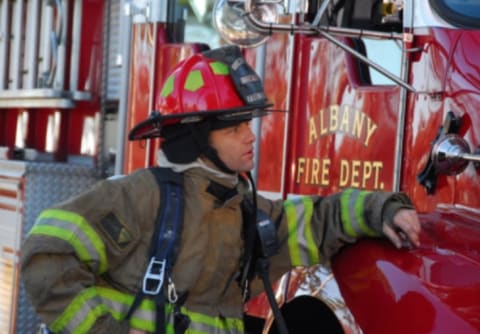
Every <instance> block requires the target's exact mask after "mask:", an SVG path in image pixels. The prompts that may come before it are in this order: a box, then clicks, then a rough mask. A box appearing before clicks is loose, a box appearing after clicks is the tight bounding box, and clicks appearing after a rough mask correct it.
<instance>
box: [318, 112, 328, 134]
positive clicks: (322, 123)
mask: <svg viewBox="0 0 480 334" xmlns="http://www.w3.org/2000/svg"><path fill="white" fill-rule="evenodd" d="M324 117H325V112H324V110H323V109H322V110H320V135H321V136H323V135H326V134H327V132H328V129H327V128H326V127H325V123H327V122H326V121H325V119H324Z"/></svg>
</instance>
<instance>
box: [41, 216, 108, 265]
mask: <svg viewBox="0 0 480 334" xmlns="http://www.w3.org/2000/svg"><path fill="white" fill-rule="evenodd" d="M35 225H36V226H55V227H58V228H60V229H62V230H66V231H69V232H70V235H71V236H72V237H73V238H75V239H76V240H71V241H70V240H65V239H63V238H62V239H63V240H65V241H67V242H69V243H70V244H72V247H73V248H74V249H75V250H76V251H77V249H78V248H77V247H75V245H74V244H73V242H75V243H78V242H80V243H81V244H82V245H83V247H84V249H85V250H86V251H87V252H88V258H85V256H83V255H82V254H77V255H78V256H79V258H80V259H81V260H82V262H84V263H86V264H87V265H88V266H89V267H90V268H91V269H92V270H93V271H94V272H100V264H101V257H100V254H99V253H98V251H97V249H96V248H95V245H94V244H93V243H92V241H91V240H90V238H89V237H88V236H87V235H86V234H85V233H84V231H83V230H82V229H81V228H80V227H79V226H77V225H76V224H73V223H71V222H67V221H62V220H59V219H55V218H42V219H40V220H38V221H37V222H36V224H35ZM33 231H35V228H34V229H33ZM51 236H53V235H51ZM57 237H59V236H57Z"/></svg>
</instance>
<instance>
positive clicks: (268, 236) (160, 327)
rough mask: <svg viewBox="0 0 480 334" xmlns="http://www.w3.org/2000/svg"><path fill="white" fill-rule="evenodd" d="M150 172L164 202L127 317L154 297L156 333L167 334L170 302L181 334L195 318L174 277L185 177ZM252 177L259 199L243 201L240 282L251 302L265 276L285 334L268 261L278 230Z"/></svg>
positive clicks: (165, 170)
mask: <svg viewBox="0 0 480 334" xmlns="http://www.w3.org/2000/svg"><path fill="white" fill-rule="evenodd" d="M149 170H150V171H151V172H152V173H153V175H154V176H155V180H156V181H157V184H158V187H159V189H160V199H161V203H160V206H159V209H158V213H157V221H156V225H155V231H154V233H153V236H152V241H151V245H150V251H149V258H150V259H149V262H148V265H147V269H146V271H145V274H144V277H143V283H142V288H141V289H140V290H139V291H138V292H137V294H136V296H135V300H134V302H133V304H132V305H131V307H130V309H129V311H128V313H127V315H126V317H125V319H126V320H129V319H130V317H131V316H132V314H133V312H134V311H135V310H136V308H137V307H138V306H139V305H140V303H141V302H142V300H143V299H144V298H151V299H152V300H154V301H155V304H156V325H155V328H156V331H155V332H156V334H164V333H165V303H167V302H168V303H170V304H172V305H173V306H174V308H173V310H174V311H173V316H174V328H175V333H176V334H180V333H184V332H185V331H186V329H187V328H188V326H189V323H190V319H189V318H188V316H186V315H184V314H182V313H181V312H180V307H181V306H182V304H183V303H184V302H185V299H186V293H185V294H183V295H181V296H178V295H177V291H176V290H175V285H174V284H173V281H172V278H171V274H172V269H173V265H174V263H175V260H176V256H177V253H178V249H179V246H180V245H179V244H180V239H181V233H182V227H183V220H184V217H183V212H184V196H183V175H182V174H180V173H176V172H174V171H172V170H171V169H168V168H161V167H153V168H150V169H149ZM249 179H250V182H251V185H252V187H253V201H252V200H250V199H248V198H246V197H245V198H244V200H243V201H242V213H243V225H244V226H243V230H244V239H245V254H244V256H243V261H242V262H243V265H242V267H243V268H242V274H241V279H240V282H239V284H240V286H241V287H242V290H243V295H244V300H246V299H248V295H249V293H248V292H249V291H248V282H249V281H250V280H251V279H253V278H254V276H255V275H259V276H260V277H261V278H262V281H263V284H264V286H265V291H266V293H267V296H268V299H269V302H270V305H271V308H272V311H273V313H274V315H275V318H276V319H277V325H278V327H279V330H280V333H282V334H284V333H287V330H286V326H285V323H284V321H283V319H282V316H281V313H280V310H279V307H278V305H277V303H276V300H275V298H274V295H273V290H272V287H271V284H270V281H269V279H268V258H269V257H270V256H272V255H274V254H276V253H277V252H278V242H277V233H276V226H275V224H274V223H273V222H272V220H271V219H270V217H269V216H268V215H267V214H266V213H265V212H263V211H262V210H259V209H258V208H257V205H256V203H257V201H256V195H255V188H254V183H253V180H252V178H251V176H250V175H249ZM218 186H220V185H217V187H218ZM220 187H222V186H220Z"/></svg>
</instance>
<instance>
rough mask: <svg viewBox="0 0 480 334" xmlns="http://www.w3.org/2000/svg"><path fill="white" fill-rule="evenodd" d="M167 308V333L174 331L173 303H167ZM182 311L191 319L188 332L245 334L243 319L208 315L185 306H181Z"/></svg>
mask: <svg viewBox="0 0 480 334" xmlns="http://www.w3.org/2000/svg"><path fill="white" fill-rule="evenodd" d="M165 310H166V314H167V318H166V323H167V333H174V332H173V323H174V319H173V305H171V304H167V305H166V309H165ZM181 313H182V314H184V315H186V316H188V317H189V319H190V325H189V326H188V330H187V331H186V333H195V334H197V333H198V334H200V333H205V334H244V332H245V329H244V326H243V320H242V319H237V318H225V317H220V316H216V317H212V316H207V315H205V314H201V313H197V312H191V311H189V310H187V309H186V308H185V307H182V308H181Z"/></svg>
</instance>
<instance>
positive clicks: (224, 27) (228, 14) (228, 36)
mask: <svg viewBox="0 0 480 334" xmlns="http://www.w3.org/2000/svg"><path fill="white" fill-rule="evenodd" d="M280 2H281V0H269V1H268V0H260V1H255V4H254V6H253V8H252V13H251V14H252V15H254V16H255V18H256V19H258V20H259V21H262V22H267V23H272V24H274V23H277V22H278V9H277V5H278V4H279V3H280ZM212 20H213V26H214V27H215V29H216V30H217V31H218V33H219V34H220V36H221V37H222V38H223V39H224V40H225V42H227V43H228V44H235V45H238V46H240V47H256V46H258V45H260V44H262V43H264V42H265V41H266V40H267V39H268V37H269V34H268V33H265V32H262V31H259V30H258V29H257V30H256V29H255V27H253V26H252V25H251V24H249V21H248V20H247V19H246V12H245V1H244V0H216V1H215V5H214V7H213V17H212Z"/></svg>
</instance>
